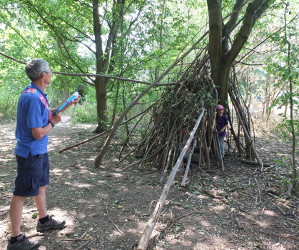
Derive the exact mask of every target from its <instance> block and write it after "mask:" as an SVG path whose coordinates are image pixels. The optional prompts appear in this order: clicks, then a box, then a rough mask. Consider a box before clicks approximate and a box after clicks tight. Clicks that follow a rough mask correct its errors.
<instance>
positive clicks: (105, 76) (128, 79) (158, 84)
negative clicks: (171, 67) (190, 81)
mask: <svg viewBox="0 0 299 250" xmlns="http://www.w3.org/2000/svg"><path fill="white" fill-rule="evenodd" d="M53 74H57V75H66V76H88V77H97V76H99V77H103V78H108V79H115V80H120V81H126V82H136V83H142V84H146V85H152V84H153V83H152V82H145V81H140V80H134V79H130V78H123V77H118V76H107V75H100V74H77V73H64V72H55V71H54V72H53ZM171 85H180V83H157V84H156V86H171Z"/></svg>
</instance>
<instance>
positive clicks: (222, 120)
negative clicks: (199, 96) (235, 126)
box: [216, 104, 228, 159]
mask: <svg viewBox="0 0 299 250" xmlns="http://www.w3.org/2000/svg"><path fill="white" fill-rule="evenodd" d="M216 111H217V115H216V129H217V132H218V138H219V146H220V155H221V158H222V159H223V157H224V137H225V135H226V128H227V127H228V118H227V116H226V115H224V114H223V111H224V107H223V106H222V105H220V104H218V105H217V107H216Z"/></svg>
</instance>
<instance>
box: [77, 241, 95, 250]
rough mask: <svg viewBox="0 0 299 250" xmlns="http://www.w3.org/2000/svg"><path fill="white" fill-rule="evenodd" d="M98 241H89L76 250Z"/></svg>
mask: <svg viewBox="0 0 299 250" xmlns="http://www.w3.org/2000/svg"><path fill="white" fill-rule="evenodd" d="M95 241H96V240H93V241H87V242H85V243H84V244H82V245H81V246H79V247H77V248H76V249H75V250H80V249H82V248H84V247H86V246H87V245H90V244H91V243H93V242H95Z"/></svg>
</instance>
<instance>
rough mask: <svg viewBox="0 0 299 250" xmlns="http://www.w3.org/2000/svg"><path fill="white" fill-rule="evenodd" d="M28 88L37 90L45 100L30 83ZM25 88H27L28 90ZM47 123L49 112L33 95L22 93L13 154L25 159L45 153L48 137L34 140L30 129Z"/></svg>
mask: <svg viewBox="0 0 299 250" xmlns="http://www.w3.org/2000/svg"><path fill="white" fill-rule="evenodd" d="M28 87H29V88H35V89H37V90H38V91H39V92H40V93H41V94H42V95H43V96H44V98H45V99H46V100H47V95H46V94H45V93H44V92H43V91H42V90H41V89H40V88H38V87H37V86H36V85H35V84H34V83H31V84H30V85H29V86H28ZM28 87H27V88H28ZM48 123H49V111H48V109H47V108H46V106H45V105H44V104H43V103H42V101H41V100H40V98H39V96H38V95H37V94H35V93H30V92H26V93H22V94H21V96H20V98H19V102H18V110H17V126H16V133H15V135H16V140H17V145H16V147H15V151H14V152H15V154H16V155H19V156H21V157H24V158H27V157H28V155H29V153H31V154H32V155H38V154H44V153H47V146H48V135H45V136H44V137H42V138H41V139H39V140H36V139H35V138H34V137H33V135H32V131H31V129H32V128H38V127H44V126H46V125H47V124H48Z"/></svg>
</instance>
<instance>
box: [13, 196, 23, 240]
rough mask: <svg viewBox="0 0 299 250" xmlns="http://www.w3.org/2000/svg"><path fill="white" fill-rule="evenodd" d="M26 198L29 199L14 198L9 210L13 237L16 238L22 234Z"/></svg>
mask: <svg viewBox="0 0 299 250" xmlns="http://www.w3.org/2000/svg"><path fill="white" fill-rule="evenodd" d="M26 198H27V197H25V196H16V195H13V196H12V200H11V204H10V210H9V218H10V222H11V236H12V237H16V236H19V235H20V234H21V222H22V213H23V207H24V202H25V200H26Z"/></svg>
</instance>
